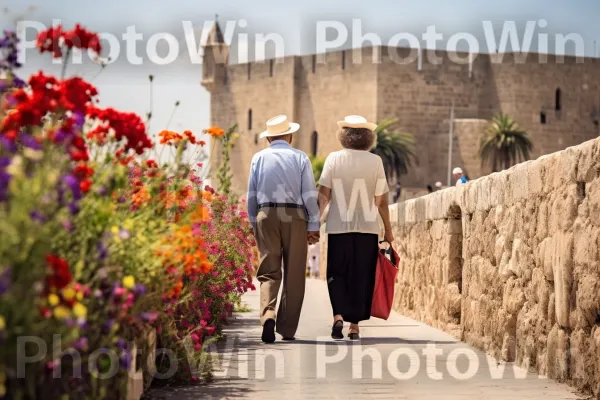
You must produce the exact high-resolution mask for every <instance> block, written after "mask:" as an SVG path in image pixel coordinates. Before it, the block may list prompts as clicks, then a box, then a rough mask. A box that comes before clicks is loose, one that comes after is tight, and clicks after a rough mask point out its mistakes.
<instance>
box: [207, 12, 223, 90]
mask: <svg viewBox="0 0 600 400" xmlns="http://www.w3.org/2000/svg"><path fill="white" fill-rule="evenodd" d="M228 59H229V46H228V45H227V44H226V43H225V38H224V37H223V32H222V31H221V27H220V26H219V22H218V21H217V20H216V18H215V24H214V25H213V27H212V29H211V30H210V33H209V34H208V38H207V40H206V44H205V45H204V57H203V60H202V64H203V67H202V82H201V83H202V86H204V87H205V88H206V90H208V91H209V92H212V90H213V87H214V83H215V82H216V81H217V80H223V79H225V74H226V73H227V71H226V68H227V67H226V66H227V62H228Z"/></svg>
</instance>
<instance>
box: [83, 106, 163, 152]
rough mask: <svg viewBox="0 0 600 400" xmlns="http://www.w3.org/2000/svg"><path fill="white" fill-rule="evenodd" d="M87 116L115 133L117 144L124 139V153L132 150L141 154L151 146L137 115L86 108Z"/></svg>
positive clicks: (112, 110)
mask: <svg viewBox="0 0 600 400" xmlns="http://www.w3.org/2000/svg"><path fill="white" fill-rule="evenodd" d="M87 115H88V117H90V118H91V119H95V120H97V121H99V122H104V126H105V127H110V129H112V130H113V131H114V133H115V140H116V141H117V142H119V141H121V140H123V139H125V147H124V150H125V152H126V151H128V150H130V149H132V150H134V151H135V152H136V153H137V154H142V153H143V152H144V150H145V149H149V148H152V146H153V144H152V141H151V140H150V138H148V135H146V125H145V124H144V122H143V121H142V119H141V118H140V117H139V116H138V115H137V114H134V113H123V112H119V111H116V110H115V109H113V108H107V109H105V110H102V109H100V108H97V107H93V106H88V110H87Z"/></svg>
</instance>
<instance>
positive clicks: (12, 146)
mask: <svg viewBox="0 0 600 400" xmlns="http://www.w3.org/2000/svg"><path fill="white" fill-rule="evenodd" d="M0 144H2V147H4V148H5V149H6V150H8V151H9V152H10V153H14V152H16V151H17V144H16V143H15V142H14V141H12V140H10V139H8V138H7V137H5V136H0Z"/></svg>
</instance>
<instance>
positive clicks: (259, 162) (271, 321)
mask: <svg viewBox="0 0 600 400" xmlns="http://www.w3.org/2000/svg"><path fill="white" fill-rule="evenodd" d="M299 128H300V126H299V125H298V124H296V123H293V122H289V121H288V119H287V117H286V116H285V115H280V116H277V117H274V118H271V119H270V120H269V121H267V130H266V131H265V132H263V133H262V134H261V135H260V136H261V138H267V140H268V141H269V143H270V146H269V147H268V148H266V149H265V150H262V151H261V152H259V153H257V154H256V155H255V156H254V158H253V159H252V164H251V167H250V180H249V182H248V216H249V218H250V221H251V222H252V226H253V228H254V235H255V237H256V242H257V244H258V249H259V252H260V265H259V268H258V273H257V278H258V281H259V282H260V307H261V310H260V321H261V324H262V326H263V332H262V341H263V342H265V343H273V342H274V341H275V330H276V331H277V333H279V334H280V335H281V336H283V340H293V339H294V335H295V334H296V329H297V328H298V320H299V319H300V311H301V309H302V303H303V301H304V285H305V281H306V276H305V268H306V255H307V251H308V243H310V244H312V243H315V242H318V241H319V206H318V204H317V191H316V187H315V178H314V175H313V171H312V166H311V163H310V160H309V158H308V156H307V155H306V154H305V153H303V152H302V151H300V150H296V149H294V148H293V147H292V146H291V145H290V144H291V142H292V134H293V133H294V132H297V131H298V129H299ZM282 266H283V274H285V275H284V276H285V279H284V280H283V294H282V296H281V304H280V305H279V309H278V310H277V314H276V312H275V309H276V306H277V294H278V293H279V287H280V286H281V280H282Z"/></svg>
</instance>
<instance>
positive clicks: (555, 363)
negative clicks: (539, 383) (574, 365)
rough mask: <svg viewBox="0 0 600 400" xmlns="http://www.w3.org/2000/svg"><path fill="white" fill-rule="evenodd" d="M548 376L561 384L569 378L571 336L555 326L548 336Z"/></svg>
mask: <svg viewBox="0 0 600 400" xmlns="http://www.w3.org/2000/svg"><path fill="white" fill-rule="evenodd" d="M547 347H548V376H549V377H550V378H552V379H556V380H558V381H560V382H565V381H566V380H567V379H568V378H569V336H568V335H567V333H566V332H565V331H564V330H562V329H560V328H559V327H558V325H554V327H553V328H552V330H551V331H550V333H549V334H548V345H547Z"/></svg>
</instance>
